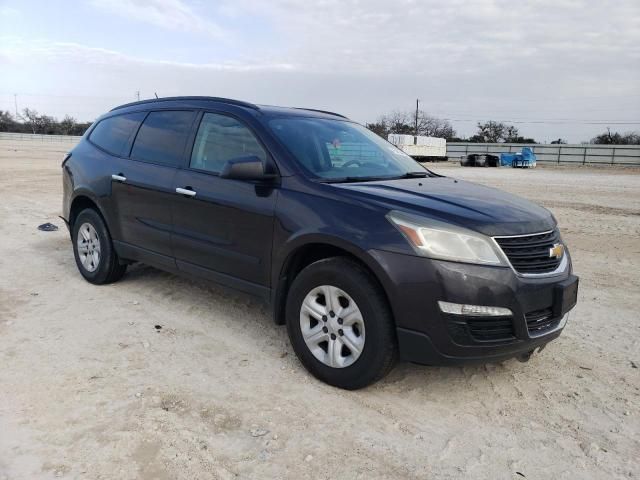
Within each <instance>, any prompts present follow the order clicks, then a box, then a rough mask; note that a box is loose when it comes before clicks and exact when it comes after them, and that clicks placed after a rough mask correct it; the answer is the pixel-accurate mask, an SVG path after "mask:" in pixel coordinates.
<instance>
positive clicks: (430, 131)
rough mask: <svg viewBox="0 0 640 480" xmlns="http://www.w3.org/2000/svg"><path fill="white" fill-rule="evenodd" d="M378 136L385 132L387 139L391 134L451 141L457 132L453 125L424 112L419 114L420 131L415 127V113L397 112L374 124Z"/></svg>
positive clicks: (384, 116) (381, 118) (383, 117)
mask: <svg viewBox="0 0 640 480" xmlns="http://www.w3.org/2000/svg"><path fill="white" fill-rule="evenodd" d="M370 125H372V126H375V127H376V129H377V131H376V133H378V135H381V133H380V132H383V131H384V135H381V136H384V137H386V136H387V135H388V134H389V133H397V134H404V135H426V136H429V137H440V138H447V139H450V138H452V137H454V136H455V134H456V132H455V130H454V129H453V127H452V126H451V124H450V123H449V122H448V121H446V120H442V119H440V118H436V117H432V116H430V115H428V114H427V113H426V112H424V111H422V110H421V111H419V112H418V129H417V131H416V127H415V112H403V111H399V110H396V111H394V112H391V113H389V114H387V115H383V116H382V117H380V118H379V119H378V121H377V122H376V123H374V124H370Z"/></svg>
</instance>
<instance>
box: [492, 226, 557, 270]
mask: <svg viewBox="0 0 640 480" xmlns="http://www.w3.org/2000/svg"><path fill="white" fill-rule="evenodd" d="M495 240H496V242H498V245H500V248H502V251H503V252H504V254H505V255H506V256H507V258H508V259H509V261H510V262H511V265H512V266H513V268H514V269H515V270H516V271H517V272H518V273H549V272H553V271H554V270H555V269H557V268H558V266H559V265H560V261H561V260H562V258H556V257H550V256H549V250H550V249H551V248H553V246H554V245H555V244H557V243H560V233H559V232H558V230H554V231H552V232H547V233H536V234H533V235H525V236H522V237H495Z"/></svg>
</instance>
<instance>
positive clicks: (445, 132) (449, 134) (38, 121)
mask: <svg viewBox="0 0 640 480" xmlns="http://www.w3.org/2000/svg"><path fill="white" fill-rule="evenodd" d="M91 123H92V122H79V121H77V120H76V119H75V118H74V117H71V116H70V115H66V116H65V117H64V118H63V119H62V120H58V119H57V118H55V117H52V116H49V115H41V114H40V113H38V112H37V111H36V110H33V109H30V108H25V109H24V110H22V114H19V115H18V116H17V117H16V116H14V115H12V114H11V113H10V112H8V111H2V110H0V132H17V133H41V134H45V135H83V134H84V132H85V131H86V130H87V129H88V128H89V127H90V126H91ZM366 127H367V128H368V129H369V130H371V131H373V132H375V133H377V134H378V135H380V136H381V137H382V138H385V139H386V138H387V136H388V135H389V134H390V133H396V134H404V135H425V136H428V137H439V138H445V139H447V141H450V142H469V143H538V142H536V141H535V139H533V138H529V137H524V136H522V135H520V131H519V130H518V128H517V127H515V126H514V125H509V124H506V123H503V122H496V121H493V120H489V121H488V122H484V123H481V122H478V124H477V131H476V133H475V134H474V135H472V136H470V137H468V138H465V137H459V136H458V135H457V133H456V131H455V130H454V129H453V126H452V125H451V123H450V122H449V121H448V120H443V119H441V118H436V117H433V116H430V115H428V114H427V113H426V112H425V111H422V110H420V111H418V118H417V129H416V115H415V112H402V111H395V112H392V113H389V114H386V115H382V116H381V117H380V118H378V120H377V121H375V122H373V123H367V124H366ZM551 143H552V144H565V143H567V142H566V140H564V139H562V138H558V139H557V140H554V141H552V142H551ZM585 143H592V144H596V145H640V133H638V132H630V133H624V134H623V133H618V132H611V130H610V129H609V128H607V131H606V132H605V133H602V134H600V135H597V136H595V137H593V138H592V139H591V140H590V141H589V142H585Z"/></svg>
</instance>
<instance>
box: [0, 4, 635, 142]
mask: <svg viewBox="0 0 640 480" xmlns="http://www.w3.org/2000/svg"><path fill="white" fill-rule="evenodd" d="M138 92H139V95H140V98H152V97H154V95H155V93H157V94H158V95H159V96H173V95H213V96H221V97H229V98H236V99H240V100H245V101H250V102H254V103H259V104H270V105H283V106H303V107H309V108H318V109H326V110H331V111H336V112H340V113H342V114H344V115H347V116H348V117H350V118H352V119H353V120H356V121H358V122H361V123H366V122H372V121H375V120H376V119H377V118H378V117H379V116H380V115H382V114H385V113H389V112H391V111H394V110H411V109H414V108H415V102H416V99H417V98H418V99H420V106H421V108H422V109H423V110H425V111H426V112H427V113H429V114H430V115H433V116H436V117H440V118H444V119H449V120H450V121H451V123H452V124H453V126H454V128H455V129H456V131H457V132H458V134H459V135H462V136H469V135H472V134H474V133H475V130H476V125H477V122H483V121H486V120H498V121H505V122H507V123H511V124H514V125H516V126H517V127H518V128H519V130H520V133H521V134H522V135H524V136H527V137H533V138H535V139H537V140H538V141H541V142H549V141H551V140H554V139H557V138H559V137H562V138H564V139H566V140H568V141H569V142H570V143H578V142H581V141H585V140H589V139H590V138H592V137H593V136H595V135H596V134H598V133H600V132H602V131H605V130H606V128H607V127H611V129H612V130H614V131H620V132H628V131H640V1H639V0H598V1H595V0H584V1H581V0H538V1H533V0H532V1H524V0H522V1H517V0H516V1H514V0H440V1H431V0H425V1H417V0H416V1H408V0H407V1H398V0H394V1H389V0H387V1H378V0H367V1H365V0H360V1H358V0H313V1H309V0H269V1H264V0H229V1H227V0H220V1H205V0H192V1H187V0H147V1H138V0H87V1H82V2H73V1H55V0H50V1H45V0H41V1H39V0H32V1H30V0H21V1H13V0H0V110H9V111H10V112H12V113H14V111H15V103H16V101H17V104H18V109H20V110H21V109H23V108H26V107H29V108H33V109H36V110H38V111H39V112H40V113H46V114H49V115H53V116H56V117H59V118H62V117H64V116H65V115H66V114H69V115H71V116H73V117H75V118H76V119H78V120H83V121H84V120H87V121H89V120H93V119H95V118H96V117H97V116H99V115H100V114H102V113H104V112H105V111H107V110H109V109H111V108H112V107H114V106H116V105H119V104H122V103H126V102H130V101H134V100H135V99H136V98H137V95H138Z"/></svg>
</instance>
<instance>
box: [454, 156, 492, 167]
mask: <svg viewBox="0 0 640 480" xmlns="http://www.w3.org/2000/svg"><path fill="white" fill-rule="evenodd" d="M460 165H462V166H463V167H499V166H500V157H498V156H497V155H491V154H490V153H470V154H469V155H467V156H466V157H461V158H460Z"/></svg>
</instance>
